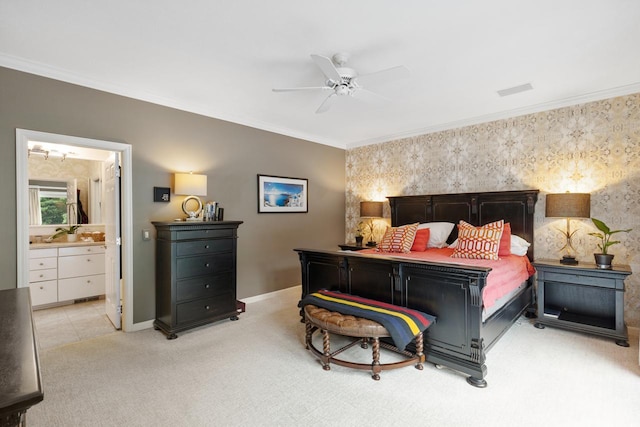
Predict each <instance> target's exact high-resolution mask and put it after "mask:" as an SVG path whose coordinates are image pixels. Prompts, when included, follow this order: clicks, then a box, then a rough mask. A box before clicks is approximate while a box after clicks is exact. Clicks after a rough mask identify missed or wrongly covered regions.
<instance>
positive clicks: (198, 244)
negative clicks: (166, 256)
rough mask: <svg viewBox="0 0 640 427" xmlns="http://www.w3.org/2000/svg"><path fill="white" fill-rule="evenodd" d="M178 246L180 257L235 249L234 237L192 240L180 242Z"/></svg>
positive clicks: (177, 251)
mask: <svg viewBox="0 0 640 427" xmlns="http://www.w3.org/2000/svg"><path fill="white" fill-rule="evenodd" d="M176 246H177V249H176V254H177V255H178V256H179V257H180V256H185V255H198V254H212V253H216V252H230V251H231V250H232V249H233V239H217V240H192V241H189V242H179V243H178V244H177V245H176Z"/></svg>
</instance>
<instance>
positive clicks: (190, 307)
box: [176, 293, 236, 325]
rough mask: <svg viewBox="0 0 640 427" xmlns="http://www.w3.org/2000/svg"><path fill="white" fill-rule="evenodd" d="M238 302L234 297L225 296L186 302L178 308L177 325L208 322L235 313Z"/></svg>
mask: <svg viewBox="0 0 640 427" xmlns="http://www.w3.org/2000/svg"><path fill="white" fill-rule="evenodd" d="M235 306H236V302H235V301H234V300H233V295H231V294H230V293H229V294H224V295H220V296H217V297H212V298H203V299H200V300H196V301H191V302H185V303H182V304H178V305H177V306H176V322H177V324H178V325H179V324H181V323H189V322H196V321H198V320H206V319H208V318H211V317H216V316H220V315H224V314H225V313H231V312H234V311H235Z"/></svg>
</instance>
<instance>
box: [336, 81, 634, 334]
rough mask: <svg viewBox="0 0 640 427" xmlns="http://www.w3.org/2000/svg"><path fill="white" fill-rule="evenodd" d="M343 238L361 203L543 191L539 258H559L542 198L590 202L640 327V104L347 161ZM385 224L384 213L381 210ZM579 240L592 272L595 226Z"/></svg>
mask: <svg viewBox="0 0 640 427" xmlns="http://www.w3.org/2000/svg"><path fill="white" fill-rule="evenodd" d="M346 174H347V182H346V186H347V195H346V199H347V201H346V209H347V210H346V234H347V236H346V237H347V239H348V240H353V231H354V229H355V226H356V224H357V221H358V210H359V207H358V206H359V205H358V202H359V201H360V200H384V197H385V196H396V195H412V194H438V193H457V192H471V191H502V190H522V189H531V188H535V189H539V190H540V192H541V193H540V197H539V200H538V203H537V205H536V214H535V239H536V241H535V257H536V258H553V259H557V258H559V257H560V254H559V250H560V248H561V247H562V246H563V244H564V243H563V239H564V237H563V235H562V233H560V232H559V231H558V230H557V229H558V228H560V229H563V230H564V229H565V228H566V223H565V222H564V220H552V219H551V218H549V219H547V218H545V216H544V211H545V194H547V193H557V192H565V191H572V192H588V193H591V216H592V217H595V218H598V219H601V220H603V221H605V222H606V223H607V224H608V225H609V226H611V227H612V228H614V229H623V228H633V231H632V232H631V233H629V234H617V235H616V237H619V240H620V241H621V242H622V243H621V244H619V245H615V246H613V247H611V253H613V254H615V259H614V264H615V263H621V264H629V265H631V268H632V270H633V275H632V276H630V277H629V278H628V279H627V281H626V286H627V291H626V295H625V319H626V321H627V323H628V324H629V325H630V326H635V327H640V94H635V95H630V96H624V97H618V98H613V99H607V100H603V101H599V102H592V103H588V104H582V105H576V106H573V107H568V108H561V109H557V110H551V111H545V112H541V113H537V114H528V115H524V116H520V117H514V118H511V119H506V120H499V121H494V122H489V123H483V124H479V125H476V126H468V127H464V128H459V129H452V130H448V131H443V132H436V133H431V134H426V135H421V136H417V137H413V138H406V139H401V140H397V141H391V142H386V143H382V144H377V145H371V146H366V147H359V148H354V149H351V150H348V151H347V157H346ZM385 211H386V217H389V212H388V204H386V205H385ZM572 226H573V228H577V229H578V231H577V233H576V235H575V238H574V246H576V248H577V250H578V254H577V255H578V259H579V260H582V261H591V262H593V255H592V254H593V252H596V251H597V246H596V243H597V241H596V239H595V238H594V237H591V236H589V235H588V234H587V233H588V232H591V231H595V228H594V227H593V225H592V224H591V221H589V220H578V221H573V222H572Z"/></svg>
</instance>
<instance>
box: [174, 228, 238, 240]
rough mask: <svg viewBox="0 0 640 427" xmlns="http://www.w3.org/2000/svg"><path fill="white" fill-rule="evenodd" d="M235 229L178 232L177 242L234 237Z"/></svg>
mask: <svg viewBox="0 0 640 427" xmlns="http://www.w3.org/2000/svg"><path fill="white" fill-rule="evenodd" d="M234 233H235V229H234V228H219V229H210V230H184V231H178V232H176V240H188V239H213V238H221V237H233V236H234Z"/></svg>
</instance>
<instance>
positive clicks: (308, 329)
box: [304, 322, 313, 350]
mask: <svg viewBox="0 0 640 427" xmlns="http://www.w3.org/2000/svg"><path fill="white" fill-rule="evenodd" d="M304 326H305V331H306V334H305V340H304V343H305V347H306V349H307V350H309V345H310V344H311V336H312V335H313V325H312V324H311V322H305V324H304Z"/></svg>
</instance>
